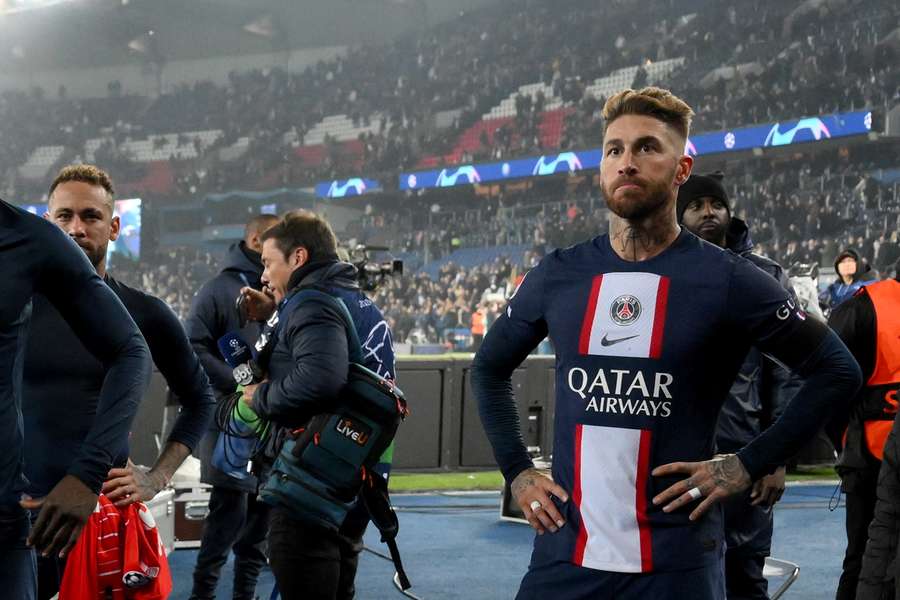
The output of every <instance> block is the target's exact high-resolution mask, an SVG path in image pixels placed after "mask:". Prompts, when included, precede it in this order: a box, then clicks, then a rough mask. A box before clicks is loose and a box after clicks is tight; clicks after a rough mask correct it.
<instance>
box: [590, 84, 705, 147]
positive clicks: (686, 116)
mask: <svg viewBox="0 0 900 600" xmlns="http://www.w3.org/2000/svg"><path fill="white" fill-rule="evenodd" d="M624 115H643V116H646V117H653V118H654V119H658V120H660V121H662V122H663V123H665V124H666V125H669V126H670V127H672V128H673V129H675V131H677V132H678V133H679V134H680V135H681V136H682V137H684V138H685V139H687V137H688V135H689V134H690V132H691V117H693V116H694V111H693V110H692V109H691V107H690V106H689V105H688V103H687V102H685V101H684V100H682V99H681V98H679V97H678V96H676V95H675V94H673V93H672V92H670V91H669V90H664V89H662V88H658V87H652V86H651V87H645V88H644V89H642V90H632V89H627V90H623V91H621V92H619V93H618V94H615V95H613V96H611V97H610V98H609V100H607V101H606V104H605V105H604V106H603V112H602V113H601V116H602V117H603V120H604V121H605V122H606V124H605V126H604V131H605V128H606V127H609V124H610V123H612V122H613V121H615V120H616V119H618V118H619V117H621V116H624Z"/></svg>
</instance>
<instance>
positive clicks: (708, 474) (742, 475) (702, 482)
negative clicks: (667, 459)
mask: <svg viewBox="0 0 900 600" xmlns="http://www.w3.org/2000/svg"><path fill="white" fill-rule="evenodd" d="M678 474H685V475H688V476H689V477H688V478H687V479H685V480H683V481H679V482H678V483H676V484H675V485H673V486H671V487H670V488H669V489H667V490H665V491H664V492H663V493H661V494H659V495H658V496H656V497H655V498H654V499H653V504H657V505H659V504H663V503H665V502H669V501H670V500H671V502H669V503H668V504H666V505H665V506H664V507H663V511H664V512H671V511H673V510H675V509H678V508H681V507H682V506H684V505H685V504H688V503H690V502H693V501H694V500H696V497H695V496H692V495H691V490H693V489H694V488H696V489H697V490H699V492H700V495H701V496H702V497H703V502H701V503H700V504H699V505H698V506H697V507H696V508H695V509H694V510H693V512H691V516H690V519H691V521H693V520H695V519H697V518H698V517H700V515H702V514H703V513H705V512H706V511H707V510H708V509H709V507H710V506H712V505H713V504H715V503H716V502H718V501H719V500H722V499H724V498H727V497H728V496H731V495H734V494H739V493H741V492H743V491H744V490H746V489H747V488H749V487H750V485H751V484H752V483H753V482H752V481H751V479H750V473H748V472H747V469H746V468H745V467H744V464H743V463H742V462H741V461H740V459H739V458H738V457H737V455H736V454H720V455H718V456H715V457H714V458H713V459H712V460H707V461H704V462H699V463H684V462H677V463H671V464H668V465H663V466H661V467H657V468H656V469H654V470H653V475H654V476H656V477H660V476H666V475H678ZM695 493H696V492H695ZM673 498H674V500H672V499H673Z"/></svg>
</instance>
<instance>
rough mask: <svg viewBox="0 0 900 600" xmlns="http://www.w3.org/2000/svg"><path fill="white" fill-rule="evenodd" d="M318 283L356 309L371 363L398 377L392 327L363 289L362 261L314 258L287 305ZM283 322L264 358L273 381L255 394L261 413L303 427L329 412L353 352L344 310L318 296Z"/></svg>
mask: <svg viewBox="0 0 900 600" xmlns="http://www.w3.org/2000/svg"><path fill="white" fill-rule="evenodd" d="M308 288H315V289H318V290H321V291H324V292H327V293H330V294H331V295H333V296H336V297H339V298H340V299H341V300H343V302H344V304H345V305H346V306H347V308H348V310H349V311H350V314H351V316H352V317H353V323H354V325H355V326H356V330H357V334H358V336H359V339H360V342H361V343H362V345H363V355H364V357H365V366H366V367H368V368H369V369H371V370H372V371H375V372H376V373H378V374H379V375H381V376H383V377H387V378H388V379H393V378H394V351H393V342H392V338H391V334H390V329H389V328H388V327H387V323H386V322H385V320H384V317H383V315H382V313H381V311H380V310H379V309H378V307H376V306H375V305H374V304H373V303H372V301H371V300H369V299H368V298H367V297H366V296H365V295H364V294H363V293H362V292H361V291H360V289H359V286H358V285H357V282H356V267H354V266H353V265H351V264H349V263H345V262H340V261H338V260H336V259H325V260H322V261H316V262H312V263H310V264H308V265H305V266H303V267H301V268H300V269H298V270H297V271H295V272H294V273H293V275H292V276H291V279H290V281H289V283H288V290H289V291H288V294H287V296H286V297H285V299H284V300H283V301H282V304H281V305H280V306H279V310H281V309H282V308H283V307H284V306H286V305H287V304H288V303H289V302H290V300H291V297H292V296H293V295H294V294H296V293H298V292H299V291H300V290H303V289H308ZM279 318H284V319H285V321H284V322H283V323H278V322H277V321H275V322H273V321H270V323H272V324H273V325H275V324H277V325H276V326H277V333H276V334H272V335H274V336H275V337H274V338H273V339H270V340H269V341H270V346H269V349H268V350H270V351H268V352H267V351H263V352H262V353H261V354H260V358H259V361H260V363H261V366H263V368H264V369H265V370H266V371H267V373H268V377H267V379H268V381H266V382H263V383H261V384H260V385H259V387H258V388H257V390H256V393H255V395H254V398H253V405H254V409H255V410H256V412H257V414H259V415H260V416H261V417H264V418H267V419H269V420H271V421H274V422H275V423H276V424H277V425H281V426H283V427H300V426H302V425H303V424H304V423H306V422H307V421H308V420H309V419H310V418H311V417H312V416H314V415H316V414H318V413H321V412H325V411H326V410H327V409H328V407H329V405H330V404H331V403H333V402H334V401H336V400H337V399H338V397H339V394H340V392H341V390H342V389H343V387H344V385H345V384H346V382H347V375H348V370H349V364H350V358H349V356H350V355H349V350H348V346H347V331H346V329H345V327H344V321H343V319H342V318H341V316H340V314H338V313H337V312H336V310H335V309H333V308H332V307H330V306H327V305H325V304H321V303H318V302H303V303H300V304H297V305H296V306H294V307H293V309H292V310H290V311H288V314H287V315H282V314H279Z"/></svg>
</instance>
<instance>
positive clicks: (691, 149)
mask: <svg viewBox="0 0 900 600" xmlns="http://www.w3.org/2000/svg"><path fill="white" fill-rule="evenodd" d="M871 130H872V113H871V112H869V111H857V112H849V113H839V114H835V115H827V116H822V117H810V118H806V119H798V120H793V121H781V122H779V123H769V124H768V125H754V126H752V127H742V128H739V129H734V130H731V131H716V132H713V133H701V134H699V135H695V136H691V137H690V138H689V139H688V141H687V146H686V147H685V153H687V154H690V155H691V156H698V155H701V154H715V153H718V152H734V151H737V150H749V149H752V148H765V147H771V146H786V145H789V144H799V143H803V142H815V141H822V140H826V139H831V138H839V137H846V136H851V135H860V134H865V133H869V131H871ZM601 159H602V151H601V150H600V149H595V150H585V151H579V152H561V153H559V154H546V155H543V156H538V157H531V158H521V159H517V160H508V161H505V162H496V163H484V164H476V165H454V166H451V167H446V168H444V169H436V170H432V171H415V172H412V173H401V174H400V182H399V184H400V190H424V189H429V188H439V187H453V186H457V185H467V184H473V183H489V182H492V181H502V180H504V179H520V178H523V177H535V176H540V175H553V174H555V173H565V172H569V173H574V172H576V171H583V170H586V169H596V168H597V167H599V166H600V160H601ZM335 183H337V182H335ZM320 185H322V184H320ZM318 187H319V186H316V189H317V192H318Z"/></svg>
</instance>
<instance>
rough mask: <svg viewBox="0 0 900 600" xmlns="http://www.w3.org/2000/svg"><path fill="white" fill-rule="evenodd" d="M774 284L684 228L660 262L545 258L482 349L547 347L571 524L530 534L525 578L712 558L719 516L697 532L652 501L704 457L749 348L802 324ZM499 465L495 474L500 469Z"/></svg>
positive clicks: (510, 351)
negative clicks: (561, 569) (553, 570)
mask: <svg viewBox="0 0 900 600" xmlns="http://www.w3.org/2000/svg"><path fill="white" fill-rule="evenodd" d="M805 318H806V317H805V315H804V314H803V313H802V311H800V310H799V308H798V307H797V306H796V304H795V303H794V301H793V300H792V299H791V298H790V296H789V295H788V293H787V292H786V291H785V290H784V289H783V288H782V287H781V286H780V285H778V282H776V281H775V280H774V279H773V278H772V277H771V276H769V275H767V274H766V273H764V272H763V271H761V270H759V269H758V268H757V267H755V266H754V265H753V264H752V263H750V262H748V261H746V260H744V259H742V258H740V257H738V256H737V255H735V254H733V253H731V252H728V251H723V250H721V249H720V248H718V247H716V246H713V245H712V244H708V243H706V242H704V241H701V240H700V239H699V238H697V237H695V236H694V235H692V234H690V233H688V232H687V231H682V233H681V234H680V236H679V237H678V238H677V240H676V241H675V242H674V243H673V244H672V245H671V246H670V247H669V248H667V249H666V250H665V251H663V252H662V253H661V254H659V255H658V256H656V257H654V258H651V259H649V260H645V261H640V262H629V261H625V260H622V259H621V258H620V257H619V256H618V255H617V254H616V253H615V252H614V251H613V249H612V247H611V246H610V240H609V237H608V236H607V235H604V236H601V237H597V238H595V239H594V240H592V241H589V242H585V243H582V244H579V245H577V246H573V247H571V248H567V249H564V250H557V251H555V252H553V253H551V254H549V255H547V256H546V257H545V258H544V259H543V260H542V261H541V263H540V264H539V265H538V266H537V267H535V268H534V269H532V270H531V271H530V272H529V273H528V274H527V275H526V277H525V278H524V279H523V281H522V283H521V284H520V286H519V288H518V289H517V291H516V293H515V294H514V295H513V297H512V298H511V299H510V301H509V304H508V306H507V309H506V313H505V314H504V315H503V316H502V317H501V318H500V319H498V321H497V322H496V323H495V324H494V325H493V327H492V328H491V330H490V331H489V332H488V334H487V336H486V339H485V341H484V347H483V348H482V352H483V353H486V354H489V353H505V354H507V355H511V356H522V357H524V356H525V355H527V354H528V352H530V350H531V349H533V348H534V347H535V346H536V345H537V343H538V342H540V340H541V339H543V337H544V336H545V335H549V337H550V339H551V340H552V342H553V346H554V348H555V349H556V414H555V438H554V444H553V479H554V480H555V481H556V482H557V483H558V484H560V485H561V486H562V487H563V488H564V489H566V490H567V491H569V493H570V495H571V498H570V501H569V502H567V503H564V504H563V503H558V505H559V507H560V509H561V511H562V513H563V515H564V516H565V518H566V520H567V523H568V524H567V525H566V526H565V527H563V528H562V529H560V530H559V532H558V533H555V534H552V535H543V536H537V537H536V541H535V549H534V554H533V557H532V567H537V566H541V565H545V564H550V563H553V562H559V561H568V562H572V563H574V564H577V565H581V566H584V567H588V568H593V569H599V570H603V571H614V572H623V573H642V572H651V571H667V570H680V569H687V568H694V567H698V566H701V565H706V564H712V563H714V562H716V561H718V560H719V553H720V552H721V550H722V547H723V546H722V545H723V527H722V522H721V518H722V517H721V509H720V508H719V507H718V506H716V507H715V508H714V509H713V510H711V511H710V512H709V513H708V514H707V515H706V516H704V517H703V518H701V519H699V520H698V521H696V522H691V521H689V520H688V515H689V514H690V510H692V509H693V507H694V506H695V504H692V505H690V507H689V508H686V509H683V510H680V511H676V512H674V513H670V514H666V513H664V512H663V511H662V507H656V506H654V505H653V504H652V498H653V497H654V496H655V495H656V494H658V493H660V492H662V491H663V490H664V489H666V488H667V487H668V486H670V485H671V484H673V483H675V482H676V481H678V480H679V479H681V477H666V478H658V477H652V476H651V475H650V473H651V471H652V470H653V469H654V468H655V467H657V466H660V465H663V464H666V463H671V462H676V461H702V460H707V459H709V458H711V457H712V456H713V453H714V448H715V430H716V419H717V416H718V413H719V409H720V407H721V405H722V403H723V401H724V400H725V398H726V396H727V394H728V390H729V388H730V386H731V384H732V382H733V381H734V378H735V376H736V375H737V372H738V369H739V367H740V365H741V362H742V360H743V359H744V357H745V356H746V355H747V352H748V350H749V348H750V346H751V344H756V345H760V346H762V347H765V346H766V345H769V344H774V343H777V341H778V340H779V339H781V336H789V335H790V333H791V331H792V330H793V329H794V328H795V327H797V326H799V324H800V323H801V322H802V321H803V320H805ZM501 466H502V465H501Z"/></svg>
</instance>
